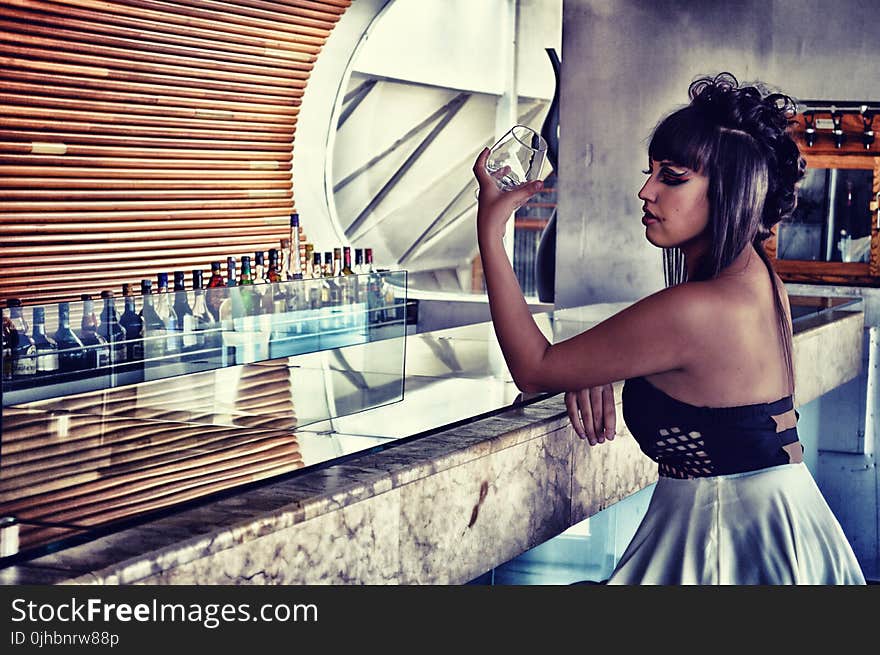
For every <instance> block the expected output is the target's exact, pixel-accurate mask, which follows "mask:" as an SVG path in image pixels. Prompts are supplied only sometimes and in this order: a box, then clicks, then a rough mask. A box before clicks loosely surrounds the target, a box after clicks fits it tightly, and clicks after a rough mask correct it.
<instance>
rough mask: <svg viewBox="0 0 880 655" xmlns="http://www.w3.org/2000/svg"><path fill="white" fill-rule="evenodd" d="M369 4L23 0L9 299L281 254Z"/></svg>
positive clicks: (3, 217)
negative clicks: (310, 153)
mask: <svg viewBox="0 0 880 655" xmlns="http://www.w3.org/2000/svg"><path fill="white" fill-rule="evenodd" d="M350 4H351V0H223V1H220V0H179V1H178V2H169V1H165V0H110V1H107V0H56V1H48V0H6V1H5V2H4V3H3V4H2V6H0V62H2V63H0V299H6V298H10V297H20V298H22V299H23V300H24V301H25V303H31V304H33V303H39V302H55V301H58V300H63V299H71V298H74V299H75V298H78V297H79V294H80V293H95V294H96V293H98V292H99V291H100V290H101V289H114V290H116V291H117V293H118V291H119V288H120V286H121V285H122V284H123V283H124V282H135V283H136V282H137V281H139V280H140V279H141V278H144V277H150V278H153V279H155V275H156V273H159V272H162V271H165V272H168V273H169V274H170V273H171V272H172V271H174V270H185V271H186V272H187V281H189V279H190V271H191V270H192V269H194V268H200V269H203V270H205V271H207V270H209V269H210V262H211V261H213V260H218V259H219V260H221V261H223V262H224V264H225V258H226V257H227V256H228V255H233V256H236V257H240V256H241V255H244V254H248V253H250V254H253V252H254V251H255V250H258V249H259V250H267V249H269V248H273V247H278V242H279V239H280V238H281V237H282V236H284V235H285V234H286V233H287V230H288V220H289V218H288V217H289V215H290V213H291V212H292V211H294V209H295V207H294V201H293V192H294V187H293V181H292V179H291V172H290V171H291V159H292V154H293V152H294V149H293V145H294V135H295V131H296V122H297V114H298V111H299V106H300V103H301V100H302V97H303V91H304V89H305V86H306V83H307V82H308V78H309V74H310V71H311V70H312V67H313V66H314V63H315V60H316V59H317V56H318V54H319V52H320V50H321V48H322V46H323V44H324V42H325V41H326V39H327V37H328V36H329V34H330V32H331V30H332V29H333V27H334V26H335V24H336V23H337V22H338V20H339V18H340V17H341V16H342V14H343V12H344V11H345V9H346V8H347V7H348V6H349V5H350Z"/></svg>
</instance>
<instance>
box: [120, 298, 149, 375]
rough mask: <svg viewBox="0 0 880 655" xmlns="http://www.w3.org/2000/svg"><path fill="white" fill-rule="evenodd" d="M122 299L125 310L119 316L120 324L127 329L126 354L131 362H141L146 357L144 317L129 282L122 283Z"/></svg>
mask: <svg viewBox="0 0 880 655" xmlns="http://www.w3.org/2000/svg"><path fill="white" fill-rule="evenodd" d="M122 300H123V302H124V303H125V310H124V311H123V312H122V315H121V316H120V317H119V325H121V326H122V329H123V330H125V341H126V343H125V356H126V359H128V361H129V362H139V361H141V360H143V358H144V319H142V318H141V317H140V315H138V313H137V310H136V308H135V302H134V296H133V295H132V293H131V286H130V285H128V284H123V285H122Z"/></svg>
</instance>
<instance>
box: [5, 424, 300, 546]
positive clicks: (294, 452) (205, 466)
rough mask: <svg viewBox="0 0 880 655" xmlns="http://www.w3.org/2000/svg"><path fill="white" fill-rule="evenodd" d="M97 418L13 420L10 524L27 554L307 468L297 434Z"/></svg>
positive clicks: (8, 435) (8, 440)
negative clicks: (116, 523)
mask: <svg viewBox="0 0 880 655" xmlns="http://www.w3.org/2000/svg"><path fill="white" fill-rule="evenodd" d="M59 418H60V419H63V420H59ZM96 419H97V417H95V416H93V415H89V414H63V415H60V416H56V415H53V414H51V413H47V412H41V411H35V410H24V409H12V410H6V411H5V412H4V415H3V445H4V453H3V459H2V464H0V516H10V517H15V519H16V521H17V522H18V524H19V545H20V548H21V550H29V549H33V548H35V547H38V546H41V545H44V544H47V543H49V542H52V541H54V540H57V539H59V538H64V537H68V536H71V535H73V534H77V533H80V532H82V531H83V530H89V529H93V528H96V527H99V526H102V525H105V524H107V523H110V522H113V521H118V520H122V519H127V518H131V517H135V516H138V515H140V514H143V513H145V512H150V511H154V510H159V509H164V508H168V507H171V506H173V505H177V504H180V503H182V502H186V501H190V500H194V499H198V498H201V497H203V496H206V495H208V494H212V493H216V492H219V491H224V490H226V489H231V488H233V487H236V486H239V485H241V484H245V483H250V482H255V481H258V480H263V479H266V478H269V477H274V476H277V475H281V474H283V473H288V472H290V471H294V470H296V469H299V468H302V467H303V466H304V464H303V458H302V455H301V453H300V446H299V443H298V441H297V438H296V436H295V435H292V434H290V433H289V432H287V431H278V430H274V431H267V430H259V429H255V428H230V427H223V426H207V425H197V424H191V423H171V422H165V421H161V422H160V421H147V420H143V419H132V418H126V417H116V418H111V417H106V416H105V417H102V418H100V419H98V420H96Z"/></svg>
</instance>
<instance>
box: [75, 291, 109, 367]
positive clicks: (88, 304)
mask: <svg viewBox="0 0 880 655" xmlns="http://www.w3.org/2000/svg"><path fill="white" fill-rule="evenodd" d="M80 299H81V300H82V302H83V315H82V321H81V322H80V330H79V340H80V341H82V342H83V346H85V349H86V368H89V369H98V368H105V367H107V366H109V365H110V346H108V345H107V341H106V339H104V337H102V336H101V335H100V334H98V317H97V316H96V315H95V301H94V300H93V299H92V296H91V294H88V293H84V294H82V295H81V296H80Z"/></svg>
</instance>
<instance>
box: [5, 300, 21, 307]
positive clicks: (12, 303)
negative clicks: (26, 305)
mask: <svg viewBox="0 0 880 655" xmlns="http://www.w3.org/2000/svg"><path fill="white" fill-rule="evenodd" d="M6 306H7V307H21V300H20V299H18V298H9V299H8V300H7V301H6Z"/></svg>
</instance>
